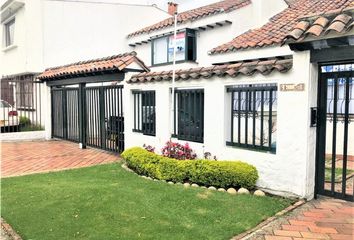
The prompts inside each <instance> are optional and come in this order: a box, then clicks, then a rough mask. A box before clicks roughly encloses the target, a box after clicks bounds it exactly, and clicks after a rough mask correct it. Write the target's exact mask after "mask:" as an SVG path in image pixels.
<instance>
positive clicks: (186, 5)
mask: <svg viewBox="0 0 354 240" xmlns="http://www.w3.org/2000/svg"><path fill="white" fill-rule="evenodd" d="M5 1H6V0H0V5H2V4H3V3H4V2H5ZM72 1H75V0H72ZM84 1H95V2H98V1H100V2H116V3H125V4H144V5H152V4H156V5H157V6H158V7H159V8H161V9H163V10H167V2H171V1H172V2H176V3H178V11H179V12H183V11H186V10H189V9H193V8H197V7H200V6H204V5H207V4H210V3H213V2H218V1H220V0H84ZM27 2H29V3H30V2H31V1H27Z"/></svg>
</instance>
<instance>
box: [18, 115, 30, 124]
mask: <svg viewBox="0 0 354 240" xmlns="http://www.w3.org/2000/svg"><path fill="white" fill-rule="evenodd" d="M30 124H31V120H30V119H29V118H28V117H25V116H20V125H30Z"/></svg>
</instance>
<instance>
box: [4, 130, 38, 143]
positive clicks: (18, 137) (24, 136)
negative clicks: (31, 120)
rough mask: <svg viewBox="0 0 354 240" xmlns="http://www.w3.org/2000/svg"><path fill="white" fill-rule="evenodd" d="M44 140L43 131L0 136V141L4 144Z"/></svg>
mask: <svg viewBox="0 0 354 240" xmlns="http://www.w3.org/2000/svg"><path fill="white" fill-rule="evenodd" d="M44 139H45V131H31V132H13V133H1V134H0V140H1V141H4V142H11V141H24V140H44Z"/></svg>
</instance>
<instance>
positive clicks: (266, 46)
mask: <svg viewBox="0 0 354 240" xmlns="http://www.w3.org/2000/svg"><path fill="white" fill-rule="evenodd" d="M353 2H354V1H353V0H337V1H331V0H292V1H290V0H289V1H283V0H274V1H272V5H269V2H268V1H262V0H224V1H220V2H217V3H215V4H211V5H208V6H204V7H200V8H197V9H193V10H190V11H187V12H183V13H180V14H178V16H177V17H178V34H177V39H176V45H177V55H176V60H177V64H176V65H177V70H176V74H175V77H176V82H175V84H174V85H172V81H171V80H172V77H173V71H172V68H173V67H172V54H171V53H172V51H171V50H172V46H173V40H174V38H173V37H171V36H172V34H173V17H169V18H167V19H165V20H162V21H157V23H154V24H153V25H148V26H145V27H144V28H142V29H140V30H139V29H138V28H137V30H135V31H134V29H132V30H133V32H132V33H130V34H129V35H128V37H127V40H126V42H127V45H129V46H130V47H131V49H133V50H134V51H135V52H136V53H137V56H138V57H139V59H137V58H136V54H135V53H130V54H123V55H121V56H123V59H125V60H124V61H123V62H126V64H123V65H124V67H121V66H122V65H121V62H120V61H119V64H115V63H113V65H112V66H110V67H108V68H106V67H105V66H106V65H105V64H106V63H104V62H105V61H106V60H104V59H103V60H94V61H89V63H91V62H93V63H95V64H94V66H96V68H94V66H91V65H90V66H82V64H83V63H76V64H69V65H67V66H62V67H58V68H56V69H57V70H58V71H59V73H57V74H54V75H47V74H48V72H50V71H52V70H48V71H46V72H44V73H43V74H42V75H40V76H39V79H41V80H43V81H47V84H48V86H52V104H53V101H55V102H57V103H58V104H56V106H57V107H58V106H59V108H60V106H61V105H62V103H61V102H65V101H71V102H72V101H74V102H75V101H76V100H77V99H78V100H77V101H78V105H76V104H74V107H75V106H78V108H81V111H80V110H78V113H79V118H78V119H75V118H74V119H72V118H71V117H69V118H63V117H62V115H65V114H68V115H70V114H72V112H74V113H75V112H76V109H72V111H68V112H67V113H65V114H61V113H59V114H58V115H57V116H56V117H58V118H59V120H60V121H59V122H58V124H53V125H52V127H53V128H54V129H56V128H59V134H54V136H57V137H58V135H60V134H62V135H60V136H59V137H60V138H64V139H69V140H73V139H70V136H68V133H69V132H71V131H68V130H67V129H69V128H74V129H77V133H78V135H79V139H75V141H77V142H80V143H81V144H82V146H85V144H87V145H89V146H95V147H99V148H103V149H107V150H112V151H118V152H119V151H121V150H122V149H123V148H124V147H125V148H127V147H132V146H142V145H143V144H149V145H152V146H154V147H156V149H161V148H162V146H163V145H164V144H165V142H166V141H168V140H170V139H171V140H173V141H179V142H188V143H189V144H190V145H191V147H192V148H193V149H195V150H196V153H197V154H198V156H199V157H202V156H203V153H205V152H210V153H211V154H212V155H216V156H217V158H218V159H226V160H242V161H245V162H248V163H251V164H253V165H254V166H256V167H257V169H258V171H259V175H260V178H259V181H258V182H257V185H258V186H259V187H261V188H264V189H266V190H268V191H270V192H273V193H277V194H280V195H287V196H289V195H292V196H298V197H304V198H309V199H310V198H312V197H314V195H315V194H324V195H328V196H334V197H338V198H343V199H348V200H354V198H353V185H354V182H353V178H352V177H350V176H351V175H350V174H352V173H353V172H354V169H353V165H354V164H352V163H350V159H351V155H353V152H354V150H353V149H354V146H353V145H352V144H353V142H354V141H353V134H351V132H352V130H351V129H353V126H352V125H353V123H352V117H353V112H352V110H353V104H354V101H353V94H352V93H353V78H354V76H353V73H354V71H353V64H354V47H353V45H354V42H353V37H354V29H353V26H354V23H353V19H354V11H353V7H354V3H353ZM176 7H177V6H176V5H175V4H172V3H170V5H169V12H170V13H174V11H175V10H176V9H175V8H176ZM225 42H226V43H225ZM132 56H134V59H135V60H136V61H132V60H129V59H133V58H132ZM102 61H103V63H102ZM142 61H143V62H144V63H145V64H142ZM137 63H140V64H137ZM101 64H102V67H97V66H101ZM131 64H132V65H131ZM136 64H137V65H136ZM77 65H79V66H80V68H79V70H80V71H78V72H77V71H74V72H72V71H68V69H71V68H72V67H74V68H75V66H77ZM145 65H146V66H148V67H149V69H148V68H147V67H146V66H145ZM92 68H93V69H94V70H92ZM110 71H113V73H114V74H120V78H119V81H118V82H116V84H117V85H115V86H114V87H113V86H107V85H106V86H101V87H98V86H94V87H90V85H89V84H91V83H92V82H100V81H102V79H105V81H106V82H110V81H112V80H113V79H114V78H111V77H110V76H109V75H110V74H112V73H111V72H110ZM136 71H140V72H141V73H138V74H136V73H132V72H136ZM91 72H93V73H92V74H91ZM86 73H88V76H86V77H85V74H86ZM122 74H123V75H124V76H123V75H122ZM123 78H124V79H123ZM76 83H80V87H79V88H73V89H72V90H74V91H75V93H72V92H70V93H68V91H70V90H68V89H62V88H59V89H55V88H53V86H60V85H63V84H67V85H70V84H76ZM173 87H174V92H175V95H174V96H172V94H171V93H172V92H173V91H172V88H173ZM112 91H113V92H112ZM332 92H333V94H332ZM53 96H54V98H53ZM68 96H69V97H68ZM76 96H78V97H76ZM80 96H81V97H80ZM68 99H69V100H68ZM80 99H81V100H80ZM117 99H118V100H117ZM84 100H86V101H85V102H84ZM80 101H81V104H80ZM54 109H55V108H53V109H52V111H54ZM60 109H63V108H60ZM64 110H65V109H64ZM64 110H63V111H64ZM54 112H55V111H54ZM68 119H69V121H68ZM70 119H71V120H70ZM88 119H90V120H88ZM62 120H64V121H62ZM327 120H328V121H327ZM60 124H63V125H60ZM92 126H96V127H92ZM80 133H81V135H80ZM85 134H86V136H85ZM87 134H88V135H87ZM328 136H330V137H328Z"/></svg>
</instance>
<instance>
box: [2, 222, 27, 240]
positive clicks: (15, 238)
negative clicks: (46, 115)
mask: <svg viewBox="0 0 354 240" xmlns="http://www.w3.org/2000/svg"><path fill="white" fill-rule="evenodd" d="M1 228H2V229H3V230H4V231H5V233H6V234H7V235H8V236H9V237H10V239H12V240H22V238H21V237H20V235H18V234H17V233H16V232H15V230H14V229H13V228H12V227H11V226H10V224H8V223H7V222H6V221H5V220H4V219H3V218H1Z"/></svg>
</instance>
